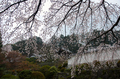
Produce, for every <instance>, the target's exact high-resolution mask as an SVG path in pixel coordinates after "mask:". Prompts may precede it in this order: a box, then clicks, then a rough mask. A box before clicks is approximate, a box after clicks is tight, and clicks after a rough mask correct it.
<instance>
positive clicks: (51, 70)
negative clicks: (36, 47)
mask: <svg viewBox="0 0 120 79" xmlns="http://www.w3.org/2000/svg"><path fill="white" fill-rule="evenodd" d="M49 71H50V72H52V73H57V68H56V67H55V66H52V67H50V69H49Z"/></svg>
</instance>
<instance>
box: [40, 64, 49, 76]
mask: <svg viewBox="0 0 120 79" xmlns="http://www.w3.org/2000/svg"><path fill="white" fill-rule="evenodd" d="M49 68H50V66H49V65H45V66H42V67H41V68H40V72H42V73H43V74H44V75H45V76H47V73H48V70H49Z"/></svg>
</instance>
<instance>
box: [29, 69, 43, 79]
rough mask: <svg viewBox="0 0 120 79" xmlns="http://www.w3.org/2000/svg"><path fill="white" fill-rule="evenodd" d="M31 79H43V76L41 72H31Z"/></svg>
mask: <svg viewBox="0 0 120 79" xmlns="http://www.w3.org/2000/svg"><path fill="white" fill-rule="evenodd" d="M31 79H45V76H44V75H43V73H41V72H38V71H33V72H32V74H31Z"/></svg>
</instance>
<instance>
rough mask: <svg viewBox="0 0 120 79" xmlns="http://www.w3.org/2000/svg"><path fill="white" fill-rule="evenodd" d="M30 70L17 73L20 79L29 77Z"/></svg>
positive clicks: (28, 78)
mask: <svg viewBox="0 0 120 79" xmlns="http://www.w3.org/2000/svg"><path fill="white" fill-rule="evenodd" d="M31 74H32V72H31V71H30V70H23V71H21V72H20V73H19V78H20V79H30V78H31Z"/></svg>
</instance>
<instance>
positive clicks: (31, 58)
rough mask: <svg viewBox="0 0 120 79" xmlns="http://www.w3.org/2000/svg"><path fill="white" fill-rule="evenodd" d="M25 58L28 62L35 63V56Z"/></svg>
mask: <svg viewBox="0 0 120 79" xmlns="http://www.w3.org/2000/svg"><path fill="white" fill-rule="evenodd" d="M26 60H27V61H29V62H33V63H36V60H37V58H35V57H30V58H26Z"/></svg>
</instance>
